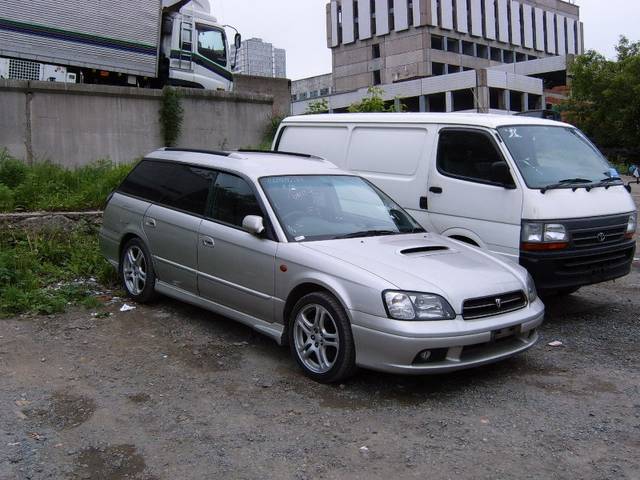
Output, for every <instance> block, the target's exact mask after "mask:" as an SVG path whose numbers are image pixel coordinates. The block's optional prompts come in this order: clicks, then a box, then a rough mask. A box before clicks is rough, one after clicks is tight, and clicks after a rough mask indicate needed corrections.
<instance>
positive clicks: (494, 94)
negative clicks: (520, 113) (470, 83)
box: [489, 88, 505, 110]
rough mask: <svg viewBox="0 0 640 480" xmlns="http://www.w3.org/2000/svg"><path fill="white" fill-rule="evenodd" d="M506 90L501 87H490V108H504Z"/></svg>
mask: <svg viewBox="0 0 640 480" xmlns="http://www.w3.org/2000/svg"><path fill="white" fill-rule="evenodd" d="M504 107H505V105H504V90H501V89H499V88H490V89H489V108H491V109H494V110H504Z"/></svg>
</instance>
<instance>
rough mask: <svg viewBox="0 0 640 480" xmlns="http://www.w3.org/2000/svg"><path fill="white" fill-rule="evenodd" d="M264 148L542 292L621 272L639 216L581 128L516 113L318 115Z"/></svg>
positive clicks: (291, 122)
mask: <svg viewBox="0 0 640 480" xmlns="http://www.w3.org/2000/svg"><path fill="white" fill-rule="evenodd" d="M273 149H274V150H277V151H282V152H303V153H308V154H312V155H317V156H320V157H323V158H325V159H327V160H330V161H331V162H333V163H335V164H336V165H338V166H339V167H340V168H343V169H346V170H351V171H353V172H356V173H358V174H359V175H362V176H363V177H365V178H367V179H369V180H370V181H371V182H373V183H374V184H376V185H377V186H378V187H380V188H381V189H382V190H384V191H385V192H387V193H388V194H389V195H391V196H392V197H393V198H394V199H395V200H396V201H397V202H398V203H399V204H400V205H401V206H403V207H404V208H405V209H407V210H409V211H410V212H411V214H412V215H413V216H414V217H415V218H416V219H417V220H418V221H419V222H420V223H421V224H422V225H423V226H424V227H425V228H426V229H428V230H430V231H435V232H438V233H441V234H443V235H445V236H448V237H451V238H455V239H458V240H461V241H464V242H467V243H471V244H474V245H477V246H479V247H481V248H484V249H488V250H490V251H492V252H495V253H498V254H501V255H503V256H506V257H508V258H510V259H511V260H513V261H515V262H519V263H520V264H521V265H523V266H525V267H526V268H527V269H528V270H529V272H530V273H531V274H532V276H533V277H534V279H535V280H536V284H537V286H538V288H539V289H540V290H542V291H547V292H548V291H553V292H557V293H565V294H566V293H572V292H574V291H576V290H578V288H580V287H581V286H584V285H589V284H593V283H598V282H603V281H607V280H612V279H615V278H618V277H621V276H624V275H627V274H628V273H629V272H630V270H631V264H632V262H633V258H634V250H635V242H634V240H633V236H634V233H635V231H636V224H637V213H636V209H635V205H634V202H633V200H632V198H631V196H630V195H629V191H628V189H629V188H630V187H629V186H625V185H624V183H623V182H622V180H621V179H620V178H619V177H618V175H617V173H616V172H615V170H613V169H611V167H610V165H609V164H608V162H607V161H606V160H605V158H604V157H603V156H602V155H601V154H600V152H598V150H597V149H596V147H594V146H593V144H592V143H591V142H589V140H587V138H586V137H585V136H584V134H582V133H581V132H580V131H579V130H578V129H576V128H574V127H572V126H571V125H568V124H565V123H560V122H554V121H550V120H543V119H537V118H531V117H524V116H507V115H486V114H460V113H449V114H430V113H396V114H394V113H382V114H375V113H374V114H336V115H332V114H327V115H306V116H298V117H290V118H287V119H285V120H284V121H283V122H282V125H281V126H280V129H279V130H278V133H277V136H276V139H275V141H274V144H273Z"/></svg>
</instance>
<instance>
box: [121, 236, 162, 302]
mask: <svg viewBox="0 0 640 480" xmlns="http://www.w3.org/2000/svg"><path fill="white" fill-rule="evenodd" d="M119 274H120V280H121V282H122V286H123V287H124V289H125V291H126V292H127V295H128V296H129V297H131V298H132V299H133V300H135V301H136V302H138V303H148V302H151V301H152V300H154V299H155V298H156V297H157V293H156V291H155V286H156V274H155V271H154V269H153V263H152V262H151V255H150V254H149V250H148V249H147V247H146V245H145V244H144V243H143V242H142V241H141V240H140V239H138V238H134V239H132V240H129V241H128V242H127V243H126V245H125V246H124V248H123V249H122V255H121V256H120V266H119Z"/></svg>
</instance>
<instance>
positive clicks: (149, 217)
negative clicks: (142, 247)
mask: <svg viewBox="0 0 640 480" xmlns="http://www.w3.org/2000/svg"><path fill="white" fill-rule="evenodd" d="M151 167H152V171H150V172H149V174H150V175H153V176H154V177H155V178H156V179H157V181H156V183H158V184H159V186H160V188H159V190H160V192H161V196H160V198H159V199H158V200H157V201H156V202H154V204H153V205H152V206H151V207H150V208H149V209H148V210H147V212H146V213H145V216H144V219H143V228H144V232H145V234H146V236H147V240H148V243H149V248H150V250H151V255H152V256H153V260H154V266H155V268H156V272H157V276H158V279H159V280H160V281H163V282H165V283H168V284H170V285H172V286H174V287H176V288H179V289H181V290H184V291H187V292H190V293H194V294H195V293H197V291H198V290H197V288H198V285H197V274H196V272H197V268H198V249H197V247H198V231H199V229H200V224H201V223H202V218H203V216H204V213H205V210H206V206H207V199H208V195H209V192H210V190H211V185H212V180H213V177H214V173H213V172H212V171H210V170H206V169H203V168H199V167H195V166H191V165H186V164H181V163H177V162H176V163H173V162H160V161H153V162H151Z"/></svg>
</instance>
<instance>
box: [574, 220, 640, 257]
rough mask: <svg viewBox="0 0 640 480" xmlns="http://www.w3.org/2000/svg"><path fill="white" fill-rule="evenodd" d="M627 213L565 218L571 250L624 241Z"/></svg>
mask: <svg viewBox="0 0 640 480" xmlns="http://www.w3.org/2000/svg"><path fill="white" fill-rule="evenodd" d="M628 221H629V215H613V216H610V217H599V218H587V219H576V220H565V221H563V222H562V223H564V224H565V225H566V226H567V230H568V232H569V234H570V235H571V246H570V248H571V249H573V250H581V249H587V248H593V247H605V246H609V245H615V244H617V243H622V242H624V241H625V237H624V234H625V233H626V230H627V223H628Z"/></svg>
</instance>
